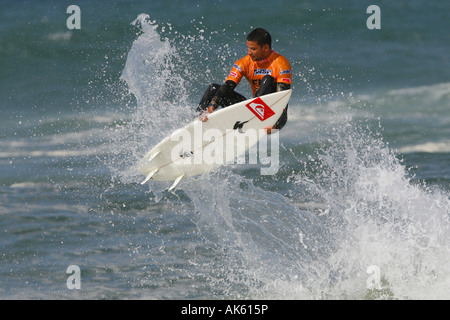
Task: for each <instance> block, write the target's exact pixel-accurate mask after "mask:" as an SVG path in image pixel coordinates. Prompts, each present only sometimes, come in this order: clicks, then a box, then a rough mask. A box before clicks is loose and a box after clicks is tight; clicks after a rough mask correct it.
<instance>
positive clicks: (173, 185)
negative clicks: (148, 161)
mask: <svg viewBox="0 0 450 320" xmlns="http://www.w3.org/2000/svg"><path fill="white" fill-rule="evenodd" d="M183 177H184V173H183V174H182V175H181V176H179V177H178V178H176V179H175V181H174V182H173V184H172V186H171V187H170V188H169V191H172V190H173V189H174V188H175V187H176V186H177V184H178V183H180V181H181V179H183Z"/></svg>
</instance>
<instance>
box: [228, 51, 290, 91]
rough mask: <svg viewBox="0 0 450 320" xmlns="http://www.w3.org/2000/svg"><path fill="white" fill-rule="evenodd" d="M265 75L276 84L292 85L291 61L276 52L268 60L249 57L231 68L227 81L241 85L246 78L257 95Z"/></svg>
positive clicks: (240, 60)
mask: <svg viewBox="0 0 450 320" xmlns="http://www.w3.org/2000/svg"><path fill="white" fill-rule="evenodd" d="M265 75H270V76H272V77H273V78H274V79H275V82H276V83H280V82H282V83H287V84H291V83H292V69H291V65H290V64H289V61H288V60H287V59H286V58H285V57H283V56H282V55H280V54H279V53H276V52H275V51H272V53H271V55H270V56H269V57H268V58H267V59H264V60H260V61H253V60H252V58H250V56H249V55H246V56H245V57H243V58H242V59H239V60H238V61H236V62H235V64H234V65H233V67H232V68H231V71H230V73H229V74H228V77H227V78H226V79H225V81H228V80H231V81H234V82H236V84H239V82H241V79H242V77H245V78H246V79H247V81H248V82H249V83H250V85H251V87H252V91H253V95H255V93H256V91H257V90H258V88H259V82H260V81H261V79H262V78H263V77H264V76H265Z"/></svg>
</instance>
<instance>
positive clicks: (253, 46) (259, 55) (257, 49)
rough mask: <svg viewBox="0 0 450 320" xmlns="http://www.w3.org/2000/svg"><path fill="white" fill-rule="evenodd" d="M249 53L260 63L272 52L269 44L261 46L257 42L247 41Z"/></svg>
mask: <svg viewBox="0 0 450 320" xmlns="http://www.w3.org/2000/svg"><path fill="white" fill-rule="evenodd" d="M247 52H248V55H249V56H250V58H252V60H253V61H260V60H264V59H267V58H268V57H269V56H270V53H271V52H272V50H270V47H269V45H268V44H265V45H263V46H260V45H259V44H258V42H256V41H247Z"/></svg>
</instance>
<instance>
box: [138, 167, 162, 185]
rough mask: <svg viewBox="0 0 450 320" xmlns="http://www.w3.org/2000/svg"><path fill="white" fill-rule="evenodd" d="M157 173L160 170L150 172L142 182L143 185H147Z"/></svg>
mask: <svg viewBox="0 0 450 320" xmlns="http://www.w3.org/2000/svg"><path fill="white" fill-rule="evenodd" d="M156 171H158V168H156V169H155V170H152V171H150V172H149V174H148V175H147V177H146V178H145V180H144V181H142V182H141V184H145V183H146V182H147V181H148V180H150V179H151V178H152V177H153V176H154V175H155V173H156Z"/></svg>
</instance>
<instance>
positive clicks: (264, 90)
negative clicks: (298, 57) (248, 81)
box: [255, 76, 288, 130]
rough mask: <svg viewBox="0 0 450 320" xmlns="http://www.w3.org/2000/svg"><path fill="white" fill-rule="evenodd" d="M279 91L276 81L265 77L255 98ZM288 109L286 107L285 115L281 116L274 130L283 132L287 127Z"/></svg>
mask: <svg viewBox="0 0 450 320" xmlns="http://www.w3.org/2000/svg"><path fill="white" fill-rule="evenodd" d="M276 91H277V84H276V82H275V79H274V78H273V77H271V76H264V78H262V80H261V82H260V83H259V89H258V91H256V93H255V97H260V96H263V95H265V94H269V93H274V92H276ZM287 109H288V106H287V105H286V108H284V110H283V113H282V114H281V116H280V118H278V120H277V122H276V123H275V125H274V126H273V129H278V130H281V128H283V127H284V126H285V125H286V122H287V118H288V117H287Z"/></svg>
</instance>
